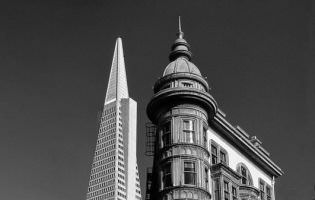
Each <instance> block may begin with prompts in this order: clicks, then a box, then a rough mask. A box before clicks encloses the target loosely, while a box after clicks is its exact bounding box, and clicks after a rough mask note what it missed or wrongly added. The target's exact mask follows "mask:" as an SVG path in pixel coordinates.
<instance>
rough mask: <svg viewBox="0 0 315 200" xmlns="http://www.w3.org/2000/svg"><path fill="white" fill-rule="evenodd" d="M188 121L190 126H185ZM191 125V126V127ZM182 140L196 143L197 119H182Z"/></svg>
mask: <svg viewBox="0 0 315 200" xmlns="http://www.w3.org/2000/svg"><path fill="white" fill-rule="evenodd" d="M186 122H188V128H186V127H185V124H186ZM190 126H191V127H190ZM182 132H183V134H182V136H183V138H182V141H183V142H184V143H189V144H194V143H196V133H195V132H196V125H195V120H194V119H191V118H184V119H182Z"/></svg>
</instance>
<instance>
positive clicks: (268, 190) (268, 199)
mask: <svg viewBox="0 0 315 200" xmlns="http://www.w3.org/2000/svg"><path fill="white" fill-rule="evenodd" d="M266 194H267V200H271V188H270V187H269V186H267V187H266Z"/></svg>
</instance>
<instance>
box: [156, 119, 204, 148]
mask: <svg viewBox="0 0 315 200" xmlns="http://www.w3.org/2000/svg"><path fill="white" fill-rule="evenodd" d="M181 125H182V128H181V134H180V136H179V141H180V142H184V143H195V144H196V143H198V139H197V138H198V137H199V134H197V131H196V130H197V128H196V126H197V124H196V120H193V119H183V120H182V123H181ZM171 130H172V123H171V121H168V122H166V123H164V124H163V125H162V127H161V129H160V133H161V135H162V146H163V147H166V146H169V145H171V144H172V134H171V133H172V131H171ZM201 143H202V145H203V146H204V147H205V148H206V147H207V146H208V142H207V127H206V125H204V126H203V128H202V141H201Z"/></svg>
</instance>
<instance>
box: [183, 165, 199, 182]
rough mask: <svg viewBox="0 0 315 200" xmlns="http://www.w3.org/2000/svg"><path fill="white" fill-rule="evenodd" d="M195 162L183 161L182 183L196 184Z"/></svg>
mask: <svg viewBox="0 0 315 200" xmlns="http://www.w3.org/2000/svg"><path fill="white" fill-rule="evenodd" d="M196 178H197V173H196V163H194V162H184V183H185V184H189V185H196Z"/></svg>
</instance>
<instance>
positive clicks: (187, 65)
mask: <svg viewBox="0 0 315 200" xmlns="http://www.w3.org/2000/svg"><path fill="white" fill-rule="evenodd" d="M172 73H191V74H196V75H198V76H201V73H200V71H199V69H198V68H197V66H196V65H194V63H192V62H190V61H189V60H188V59H187V58H186V57H178V58H177V59H176V60H174V61H172V62H171V63H169V64H168V65H167V67H166V68H165V70H164V73H163V76H166V75H168V74H172Z"/></svg>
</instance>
